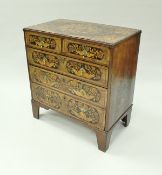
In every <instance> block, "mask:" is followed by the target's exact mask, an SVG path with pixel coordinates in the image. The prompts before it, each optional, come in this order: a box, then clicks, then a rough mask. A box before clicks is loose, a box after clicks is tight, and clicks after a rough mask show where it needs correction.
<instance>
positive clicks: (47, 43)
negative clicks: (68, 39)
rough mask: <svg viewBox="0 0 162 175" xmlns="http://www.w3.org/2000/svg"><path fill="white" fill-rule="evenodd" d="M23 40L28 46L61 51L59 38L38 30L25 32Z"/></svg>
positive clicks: (55, 51)
mask: <svg viewBox="0 0 162 175" xmlns="http://www.w3.org/2000/svg"><path fill="white" fill-rule="evenodd" d="M25 42H26V45H27V46H29V47H33V48H36V49H41V50H45V51H49V52H54V53H60V52H61V39H60V38H58V37H55V36H50V35H46V34H42V33H39V32H25Z"/></svg>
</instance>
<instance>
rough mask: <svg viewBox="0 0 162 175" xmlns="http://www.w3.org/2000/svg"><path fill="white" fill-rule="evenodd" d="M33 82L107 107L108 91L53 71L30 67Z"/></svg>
mask: <svg viewBox="0 0 162 175" xmlns="http://www.w3.org/2000/svg"><path fill="white" fill-rule="evenodd" d="M29 72H30V77H31V81H32V82H35V83H38V84H41V85H43V86H47V87H49V88H52V89H56V90H58V91H61V92H63V93H66V94H70V95H72V96H74V97H78V98H81V99H82V100H83V101H84V100H86V101H88V102H90V103H93V104H94V105H98V106H100V107H105V106H106V99H107V90H106V89H104V88H101V87H96V86H93V85H90V84H88V83H84V82H81V81H78V80H75V79H72V78H69V77H66V76H63V75H60V74H57V73H54V72H51V71H47V70H44V69H41V68H37V67H34V66H29Z"/></svg>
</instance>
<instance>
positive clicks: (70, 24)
mask: <svg viewBox="0 0 162 175" xmlns="http://www.w3.org/2000/svg"><path fill="white" fill-rule="evenodd" d="M24 30H33V31H40V32H47V33H51V34H56V35H61V36H65V37H66V36H68V37H69V36H70V37H72V38H78V39H84V40H91V41H95V42H98V43H103V44H108V45H115V44H117V43H119V42H121V41H122V40H124V39H127V38H128V37H130V36H132V35H135V34H137V33H139V32H141V31H140V30H138V29H131V28H126V27H119V26H111V25H105V24H96V23H90V22H82V21H74V20H67V19H57V20H53V21H49V22H46V23H42V24H38V25H34V26H30V27H27V28H25V29H24Z"/></svg>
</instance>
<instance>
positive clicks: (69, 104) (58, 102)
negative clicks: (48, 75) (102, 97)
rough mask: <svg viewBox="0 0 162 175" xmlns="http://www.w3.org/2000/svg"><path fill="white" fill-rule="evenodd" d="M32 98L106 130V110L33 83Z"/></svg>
mask: <svg viewBox="0 0 162 175" xmlns="http://www.w3.org/2000/svg"><path fill="white" fill-rule="evenodd" d="M31 87H32V97H33V99H34V100H35V101H38V102H40V103H42V104H44V105H47V106H48V107H50V108H51V109H55V110H56V111H59V112H62V113H64V114H67V115H69V116H71V117H74V118H77V119H79V120H81V121H83V122H86V123H88V124H89V125H92V126H94V127H96V128H100V129H104V125H105V110H103V109H102V108H99V107H95V106H92V105H89V104H87V103H84V102H81V101H78V100H76V99H75V98H71V97H70V96H68V95H65V94H63V93H60V92H57V91H53V90H51V89H49V88H46V87H43V86H40V85H38V84H35V83H32V84H31Z"/></svg>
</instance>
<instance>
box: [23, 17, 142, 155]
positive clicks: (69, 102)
mask: <svg viewBox="0 0 162 175" xmlns="http://www.w3.org/2000/svg"><path fill="white" fill-rule="evenodd" d="M140 34H141V31H140V30H137V29H130V28H125V27H116V26H109V25H102V24H95V23H87V22H79V21H73V20H55V21H51V22H47V23H43V24H39V25H35V26H31V27H28V28H24V37H25V44H26V53H27V63H28V70H29V78H30V86H31V94H32V109H33V116H34V117H35V118H39V108H40V107H42V108H45V109H52V110H56V111H58V112H61V113H63V114H65V116H69V117H71V118H73V119H76V120H77V121H79V122H80V123H83V124H85V126H87V127H89V128H91V129H93V130H94V131H95V132H96V137H97V143H98V148H99V149H100V150H101V151H104V152H105V151H106V150H107V149H108V147H109V143H110V138H111V134H112V131H113V129H114V127H115V125H116V123H117V122H119V121H120V120H121V121H122V123H123V125H124V126H125V127H126V126H128V125H129V122H130V118H131V110H132V101H133V93H134V85H135V76H136V68H137V58H138V50H139V43H140Z"/></svg>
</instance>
